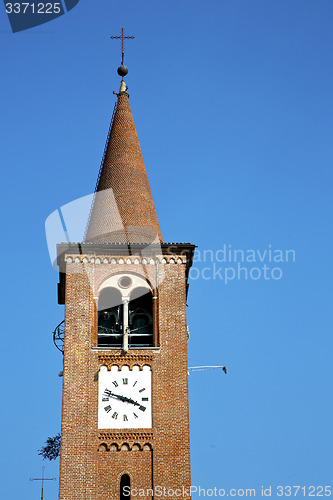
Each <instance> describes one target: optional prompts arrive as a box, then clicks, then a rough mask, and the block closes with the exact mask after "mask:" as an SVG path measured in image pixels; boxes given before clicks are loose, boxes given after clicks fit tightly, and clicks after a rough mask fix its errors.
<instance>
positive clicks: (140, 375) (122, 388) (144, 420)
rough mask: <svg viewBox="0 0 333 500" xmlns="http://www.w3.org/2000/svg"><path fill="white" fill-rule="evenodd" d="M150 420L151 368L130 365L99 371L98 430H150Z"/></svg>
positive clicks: (103, 367) (104, 367) (103, 368)
mask: <svg viewBox="0 0 333 500" xmlns="http://www.w3.org/2000/svg"><path fill="white" fill-rule="evenodd" d="M151 426H152V417H151V369H150V367H149V366H144V367H143V369H142V370H140V368H139V367H138V366H134V367H133V369H132V370H130V369H129V368H128V366H123V367H122V369H118V367H117V366H112V367H111V370H108V369H107V367H106V366H102V367H101V369H100V371H99V387H98V428H99V429H126V428H135V429H138V428H150V427H151Z"/></svg>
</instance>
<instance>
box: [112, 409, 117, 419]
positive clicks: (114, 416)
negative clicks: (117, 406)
mask: <svg viewBox="0 0 333 500" xmlns="http://www.w3.org/2000/svg"><path fill="white" fill-rule="evenodd" d="M112 418H114V419H115V420H117V418H118V413H117V412H116V411H115V412H114V414H113V415H112Z"/></svg>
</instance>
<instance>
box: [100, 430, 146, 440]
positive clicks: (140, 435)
mask: <svg viewBox="0 0 333 500" xmlns="http://www.w3.org/2000/svg"><path fill="white" fill-rule="evenodd" d="M98 439H99V440H100V441H103V442H104V441H115V442H119V441H126V442H128V443H131V442H133V443H134V442H135V443H136V442H138V443H139V442H140V443H147V442H150V441H152V440H153V439H154V433H153V432H149V431H147V432H142V431H138V432H136V431H128V432H127V431H123V432H119V431H118V432H117V431H111V432H107V431H105V432H104V431H100V432H99V435H98Z"/></svg>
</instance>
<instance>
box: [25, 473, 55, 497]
mask: <svg viewBox="0 0 333 500" xmlns="http://www.w3.org/2000/svg"><path fill="white" fill-rule="evenodd" d="M44 472H45V467H43V474H42V477H31V478H30V481H42V496H41V497H40V498H41V500H43V499H44V481H55V480H56V478H55V477H44Z"/></svg>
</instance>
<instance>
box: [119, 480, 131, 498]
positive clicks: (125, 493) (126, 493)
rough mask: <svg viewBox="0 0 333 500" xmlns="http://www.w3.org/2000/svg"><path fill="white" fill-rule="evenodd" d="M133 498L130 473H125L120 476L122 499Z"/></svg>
mask: <svg viewBox="0 0 333 500" xmlns="http://www.w3.org/2000/svg"><path fill="white" fill-rule="evenodd" d="M130 499H131V478H130V477H129V475H128V474H123V475H122V476H121V478H120V500H130Z"/></svg>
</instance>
